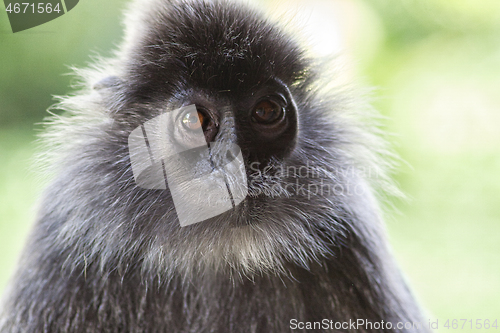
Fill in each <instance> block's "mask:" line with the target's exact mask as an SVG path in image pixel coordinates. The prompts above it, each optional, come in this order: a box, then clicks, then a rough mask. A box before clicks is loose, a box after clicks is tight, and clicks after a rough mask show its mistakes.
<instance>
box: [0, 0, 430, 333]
mask: <svg viewBox="0 0 500 333" xmlns="http://www.w3.org/2000/svg"><path fill="white" fill-rule="evenodd" d="M124 22H125V26H126V28H125V37H124V41H123V43H122V44H121V45H120V46H119V47H118V50H117V51H116V53H115V54H114V56H112V57H111V58H109V59H100V60H98V62H97V63H96V64H95V65H94V66H92V67H91V68H88V69H83V70H77V74H78V75H79V76H80V77H81V89H80V90H79V91H78V92H76V93H75V94H72V95H71V96H66V97H62V98H61V99H60V101H59V103H58V104H57V106H56V108H58V109H60V110H62V111H64V113H63V114H62V115H57V116H53V117H52V118H51V120H50V121H49V125H48V127H47V130H46V132H45V134H44V140H45V141H44V142H45V143H46V151H45V152H44V153H43V157H42V159H43V160H44V161H45V160H46V161H48V162H47V163H48V164H49V167H48V168H47V172H49V173H50V174H51V175H52V181H51V183H50V184H49V185H48V187H47V188H46V190H45V192H44V194H43V197H42V200H41V203H40V207H39V210H38V214H37V218H36V224H35V225H34V228H33V231H32V233H31V235H30V237H29V240H28V243H27V245H26V247H25V249H24V252H23V255H22V257H21V259H20V262H19V265H18V269H17V272H16V273H15V275H14V278H13V279H12V281H11V283H10V285H9V287H8V289H7V291H6V293H5V295H4V297H3V300H2V303H1V306H0V332H2V333H3V332H175V333H187V332H197V333H202V332H254V333H257V332H259V333H265V332H273V333H277V332H306V331H308V330H313V331H317V332H320V331H324V332H331V331H337V332H355V331H356V332H416V331H417V330H419V331H420V330H422V331H426V330H427V329H426V328H425V325H424V324H425V323H424V319H423V311H422V310H421V308H420V306H419V304H418V302H417V300H416V298H415V296H414V295H413V293H412V292H411V290H410V288H409V286H408V284H407V283H406V281H405V278H404V276H403V274H402V273H401V271H400V269H399V268H398V266H397V264H396V262H395V259H394V258H393V256H392V254H391V252H390V248H389V245H388V242H387V240H386V236H385V232H384V226H383V221H382V215H383V214H382V208H381V207H382V206H381V202H380V201H381V200H382V199H383V195H384V193H387V192H388V191H390V188H391V181H390V177H389V176H388V173H389V172H388V170H389V168H390V166H391V162H390V160H391V156H390V155H391V154H390V153H388V151H389V150H388V149H387V144H386V143H385V140H384V139H383V138H381V136H380V135H379V134H378V133H377V130H376V125H373V123H370V120H369V119H371V118H370V117H371V116H369V115H368V113H369V112H370V111H369V110H368V107H366V106H365V104H364V102H363V101H362V100H363V98H364V97H362V96H357V95H355V94H353V93H351V92H350V91H349V89H343V88H337V89H324V87H323V86H322V83H323V82H325V80H329V79H331V78H329V77H325V72H326V71H324V67H322V66H321V64H320V62H318V61H317V60H316V59H314V58H312V57H311V56H310V55H308V54H307V53H306V49H305V48H304V47H303V46H301V44H300V43H299V42H298V41H297V40H296V38H294V37H293V36H292V35H290V34H289V33H287V32H285V30H284V28H283V27H282V26H280V25H279V23H276V22H274V21H272V20H270V19H269V18H267V17H266V16H265V15H264V14H263V13H261V12H259V11H258V10H257V9H255V8H249V7H248V6H246V5H243V4H239V3H235V2H229V1H224V0H214V1H208V0H148V1H135V2H133V3H132V4H131V5H130V8H129V10H128V11H127V13H126V15H125V20H124ZM151 124H153V125H154V126H153V125H151ZM155 126H156V127H155ZM151 128H156V129H157V130H158V133H159V134H158V133H156V132H155V131H154V130H153V131H152V132H151ZM172 131H173V132H175V133H180V134H179V135H181V137H182V139H179V140H180V141H179V142H180V143H179V145H180V146H182V147H184V148H183V149H184V150H185V151H187V152H189V153H184V152H180V153H177V154H175V155H168V156H167V155H165V156H162V157H161V158H160V159H158V160H156V162H158V163H156V164H153V163H149V162H147V161H148V156H152V155H148V154H150V153H148V149H149V150H152V149H153V148H152V147H153V145H155V144H157V143H158V142H160V143H159V144H162V142H163V141H162V140H164V139H165V138H167V139H168V140H170V139H172V138H174V139H172V140H174V141H175V140H177V137H175V136H174V134H172ZM134 133H136V134H137V138H139V139H140V140H139V141H138V142H143V141H144V142H146V144H142V143H141V144H142V146H143V148H144V147H146V148H144V149H143V150H141V151H145V153H144V154H143V155H141V154H142V153H138V151H140V149H139V150H136V149H135V148H134V147H135V146H134V142H136V141H134V135H135V134H134ZM155 133H156V134H158V135H156V134H155ZM165 133H166V134H165ZM169 133H170V134H169ZM186 133H187V134H186ZM193 133H194V134H193ZM146 134H147V135H146ZM164 134H165V135H167V136H164ZM168 135H171V136H168ZM200 135H201V136H200ZM200 137H201V138H202V139H203V140H202V141H203V142H202V143H201V144H200V143H199V140H198V139H199V138H200ZM185 138H188V139H185ZM148 139H149V140H148ZM167 139H165V140H167ZM141 140H142V141H141ZM182 140H184V141H182ZM196 140H198V141H196ZM195 141H196V142H198V143H197V144H196V145H195V144H191V143H192V142H195ZM176 142H177V141H176ZM180 146H179V147H180ZM138 147H139V146H138ZM200 147H201V148H203V149H201V148H200ZM198 148H200V149H198ZM184 150H183V151H184ZM200 156H201V157H200ZM207 156H208V157H207ZM217 156H219V157H217ZM220 156H223V157H220ZM202 157H203V158H202ZM134 160H135V161H139V162H138V163H139V164H140V163H142V162H141V161H143V162H144V161H146V162H147V163H146V162H144V163H146V164H145V165H139V166H137V165H134ZM148 163H149V164H148ZM231 163H233V164H235V165H237V166H238V168H237V169H238V170H240V171H241V172H239V173H238V172H232V171H231V170H232V169H230V168H229V167H228V165H230V164H231ZM137 170H145V171H143V173H142V174H137ZM176 170H177V171H176ZM186 170H187V171H186ZM242 170H243V171H242ZM364 170H365V171H366V170H372V171H374V173H375V175H371V172H365V171H364ZM167 171H168V172H170V173H169V174H168V175H166V174H167ZM163 172H165V174H163ZM183 172H184V173H186V172H187V173H189V172H191V173H193V174H195V173H197V172H198V173H199V174H200V175H201V176H199V177H198V178H197V179H198V180H197V181H196V182H197V183H196V184H198V185H199V184H201V185H200V186H204V185H203V184H205V185H206V184H209V185H207V186H205V187H204V188H202V189H203V190H200V189H198V190H196V187H189V186H191V185H189V186H188V189H187V190H185V189H184V190H183V188H182V186H181V185H182V184H185V183H182V182H181V183H180V185H179V184H177V183H176V179H177V178H176V177H177V176H178V175H180V176H182V175H183V174H184V173H183ZM144 175H145V176H144ZM165 175H166V177H164V176H165ZM157 176H158V177H159V178H158V177H157ZM180 176H179V177H180ZM203 177H205V180H206V181H207V182H208V183H207V182H205V183H204V180H200V179H202V178H203ZM217 177H219V178H217ZM165 179H166V182H165V181H164V180H165ZM193 179H194V178H193ZM242 179H243V181H242ZM191 180H192V179H191ZM212 181H213V182H212ZM148 182H149V183H148ZM193 182H194V181H193V180H192V181H191V183H193ZM217 182H218V184H222V185H221V186H220V188H218V189H222V190H226V191H227V192H225V193H229V194H228V195H227V196H221V198H220V200H221V202H222V201H224V202H225V203H228V202H229V203H230V205H229V208H228V209H226V210H224V211H222V212H221V211H211V209H212V208H213V207H212V206H214V207H215V206H217V207H218V205H219V203H213V204H212V206H210V205H205V206H203V200H205V197H208V196H210V194H211V193H212V190H213V188H212V185H211V184H215V183H217ZM191 183H190V184H191ZM186 184H187V183H186ZM196 184H195V185H196ZM224 184H225V185H226V187H224ZM178 185H179V186H178ZM195 185H193V186H195ZM214 186H215V185H214ZM238 186H239V187H238ZM215 187H217V186H215ZM235 189H236V190H235ZM176 191H178V192H179V193H181V194H180V195H181V198H185V199H186V200H188V202H189V205H188V207H187V208H186V207H184V206H182V205H181V204H179V205H178V202H176V195H177V194H176V193H177V192H176ZM183 191H184V192H183ZM186 191H187V192H189V193H191V192H194V193H195V194H196V196H195V195H194V194H193V195H191V194H188V195H187V196H186V195H185V196H184V197H182V193H184V194H185V192H186ZM238 191H240V192H241V193H242V195H240V194H241V193H240V192H238ZM187 192H186V193H187ZM217 193H218V192H217ZM221 193H222V192H221ZM177 201H179V200H177ZM180 201H182V200H180ZM200 202H201V203H200ZM196 205H201V206H196ZM190 207H192V210H190ZM196 207H198V208H199V207H202V208H201V209H197V208H196ZM181 208H182V209H181ZM183 211H186V212H187V218H186V220H187V221H188V222H187V223H184V224H183V223H182V221H181V220H183V219H184V217H182V216H181V215H182V214H181V213H182V212H183ZM194 211H196V212H197V213H200V214H201V220H196V221H194V220H192V221H190V220H189V219H194V216H193V215H190V214H191V213H193V212H194ZM205 213H206V215H203V214H205ZM204 217H205V218H204ZM193 221H194V222H196V223H194V222H193ZM406 323H412V324H413V325H412V327H411V328H408V325H406V326H405V325H404V324H406ZM415 323H416V324H419V325H421V326H417V327H418V328H416V327H415V325H414V324H415Z"/></svg>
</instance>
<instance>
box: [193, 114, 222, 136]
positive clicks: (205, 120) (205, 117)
mask: <svg viewBox="0 0 500 333" xmlns="http://www.w3.org/2000/svg"><path fill="white" fill-rule="evenodd" d="M196 111H198V118H199V119H200V123H201V128H202V129H203V134H204V135H205V140H206V141H207V143H209V142H212V141H214V139H215V136H216V135H217V133H219V119H218V117H217V115H216V114H215V113H213V112H211V111H210V110H209V109H206V108H204V107H200V106H197V107H196Z"/></svg>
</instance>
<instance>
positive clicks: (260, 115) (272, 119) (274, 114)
mask: <svg viewBox="0 0 500 333" xmlns="http://www.w3.org/2000/svg"><path fill="white" fill-rule="evenodd" d="M284 114H285V110H284V108H283V107H282V106H280V105H279V104H278V103H276V102H274V101H272V100H269V99H266V100H263V101H260V102H259V103H257V105H255V107H254V108H253V110H252V120H253V121H254V122H256V123H259V124H263V125H273V124H276V123H279V122H280V121H281V120H282V119H283V116H284Z"/></svg>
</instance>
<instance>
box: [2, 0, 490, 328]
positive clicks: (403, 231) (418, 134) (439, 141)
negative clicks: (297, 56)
mask: <svg viewBox="0 0 500 333" xmlns="http://www.w3.org/2000/svg"><path fill="white" fill-rule="evenodd" d="M256 1H257V0H256ZM124 5H125V3H124V2H123V1H118V0H107V1H98V0H85V1H81V2H80V3H79V4H78V6H77V7H75V9H73V10H72V11H71V12H69V13H68V14H66V15H64V16H62V17H60V18H58V19H56V20H54V21H51V22H49V23H46V24H44V25H41V26H39V27H36V28H33V29H30V30H27V31H24V32H19V33H16V34H13V33H12V32H11V30H10V26H9V23H8V20H7V15H6V12H5V10H4V8H3V7H1V8H0V292H1V291H2V290H3V288H4V287H5V285H6V283H7V281H8V279H9V276H10V275H11V274H12V272H13V269H14V266H15V262H16V260H17V257H18V255H19V252H20V250H21V249H22V246H23V243H24V240H25V238H26V236H27V233H28V231H29V228H30V225H31V224H32V222H33V219H34V216H35V209H34V207H35V204H36V198H37V197H38V195H39V194H40V191H41V188H42V186H41V184H42V181H41V180H40V179H38V177H37V176H36V173H35V172H33V171H32V170H31V169H30V168H31V165H32V156H33V154H34V152H35V150H36V148H35V145H34V142H33V141H34V140H35V135H36V133H37V132H39V131H40V130H41V129H42V126H41V125H39V123H40V122H41V121H42V119H43V118H44V117H45V115H46V112H45V110H46V109H47V108H48V107H49V106H50V105H51V104H52V103H53V102H54V101H53V99H52V95H63V94H66V93H68V92H70V91H71V88H70V87H69V86H70V84H71V80H72V77H71V76H67V75H64V74H65V73H68V72H70V70H69V69H68V66H69V65H76V66H79V67H82V66H86V64H88V63H89V62H91V58H92V55H93V54H94V55H95V54H100V55H104V56H109V55H110V54H111V50H112V49H113V48H114V47H115V45H116V44H117V43H118V42H119V41H120V38H121V36H122V29H121V26H120V16H121V15H120V14H121V10H122V9H123V8H124ZM257 5H258V6H263V7H264V10H265V11H269V12H281V13H283V11H288V10H289V9H291V11H294V10H297V9H298V11H299V12H301V13H304V12H306V13H307V15H306V16H307V17H308V18H309V21H308V22H309V23H310V24H307V23H304V27H309V28H310V29H309V30H307V29H306V31H307V33H309V36H310V37H311V38H310V40H309V42H310V43H312V44H315V45H316V47H315V48H313V53H317V54H318V55H330V54H332V53H335V52H342V51H345V52H344V55H345V59H346V62H348V63H350V64H351V65H352V66H350V68H353V70H350V71H349V74H348V75H349V76H350V77H353V78H356V79H357V80H360V81H361V82H363V83H364V84H366V85H368V86H374V87H376V90H375V92H374V94H373V95H374V96H375V100H374V104H375V106H376V108H377V109H378V110H380V112H381V113H382V114H383V115H384V116H385V117H386V119H385V120H384V122H383V124H384V129H385V130H387V131H388V132H390V133H392V134H393V135H392V136H391V137H390V139H391V143H392V144H393V146H394V148H395V150H396V151H397V152H398V153H399V154H400V155H401V156H402V158H403V159H404V160H405V161H406V162H407V163H406V164H403V165H401V166H400V167H399V168H398V170H397V172H396V174H395V178H396V180H397V182H398V184H399V185H400V187H401V189H402V191H403V192H404V193H405V194H406V195H407V196H408V200H406V201H402V200H401V201H395V205H396V207H397V209H398V210H399V212H396V213H394V214H392V216H390V217H388V221H387V224H388V230H389V234H390V240H391V243H392V245H393V247H394V252H395V254H396V256H397V258H398V260H399V262H400V264H401V265H402V267H403V269H404V271H405V272H406V274H407V276H408V279H409V280H410V282H411V284H412V286H413V287H414V290H415V292H416V294H418V296H419V298H420V299H421V301H422V303H423V305H424V306H425V307H426V308H427V309H428V310H429V318H437V319H439V325H440V331H442V332H444V331H446V329H444V328H443V324H444V322H445V320H446V319H461V318H463V319H473V320H476V319H483V320H484V319H490V320H492V319H498V320H499V322H498V324H499V325H500V260H499V258H498V256H499V254H500V224H499V222H500V1H498V0H455V1H451V0H372V1H369V0H366V1H362V0H308V1H300V0H295V1H286V2H285V1H281V2H278V1H272V0H268V1H266V0H260V1H258V2H257ZM285 15H290V12H287V14H285ZM285 15H282V17H284V16H285ZM306 21H307V20H306ZM462 331H471V330H470V329H463V330H462Z"/></svg>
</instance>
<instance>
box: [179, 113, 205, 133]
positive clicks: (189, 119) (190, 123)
mask: <svg viewBox="0 0 500 333" xmlns="http://www.w3.org/2000/svg"><path fill="white" fill-rule="evenodd" d="M203 121H204V116H203V114H202V113H201V112H200V111H198V110H197V111H191V112H187V113H186V114H185V115H184V116H183V117H182V125H183V126H184V127H185V128H186V129H188V130H192V131H194V130H197V129H199V128H200V127H201V126H202V124H203Z"/></svg>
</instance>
